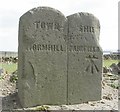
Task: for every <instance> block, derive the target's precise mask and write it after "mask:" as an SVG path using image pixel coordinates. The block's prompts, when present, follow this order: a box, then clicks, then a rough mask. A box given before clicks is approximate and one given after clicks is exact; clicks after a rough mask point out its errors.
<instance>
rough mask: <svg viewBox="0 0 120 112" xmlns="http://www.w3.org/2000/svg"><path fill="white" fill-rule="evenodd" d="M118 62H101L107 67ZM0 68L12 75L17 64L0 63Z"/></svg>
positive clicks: (109, 60)
mask: <svg viewBox="0 0 120 112" xmlns="http://www.w3.org/2000/svg"><path fill="white" fill-rule="evenodd" d="M119 61H120V60H111V59H108V60H104V61H103V66H106V67H109V66H110V65H111V64H112V63H116V64H117V63H118V62H119ZM0 68H3V69H5V71H7V72H8V73H12V72H14V71H16V70H17V64H15V63H12V64H7V63H0Z"/></svg>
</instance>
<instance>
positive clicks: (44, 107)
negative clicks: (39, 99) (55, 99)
mask: <svg viewBox="0 0 120 112" xmlns="http://www.w3.org/2000/svg"><path fill="white" fill-rule="evenodd" d="M48 108H49V107H48V106H44V105H42V106H39V107H36V108H35V110H42V111H46V110H48Z"/></svg>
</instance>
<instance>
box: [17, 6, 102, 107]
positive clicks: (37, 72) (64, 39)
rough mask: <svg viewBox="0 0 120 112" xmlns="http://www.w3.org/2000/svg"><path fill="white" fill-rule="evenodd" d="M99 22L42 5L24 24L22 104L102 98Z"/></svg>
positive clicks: (20, 81)
mask: <svg viewBox="0 0 120 112" xmlns="http://www.w3.org/2000/svg"><path fill="white" fill-rule="evenodd" d="M99 30H100V25H99V21H98V20H97V19H96V18H95V17H94V16H93V15H91V14H88V13H77V14H74V15H71V16H68V17H67V18H65V17H64V15H63V14H62V13H60V12H59V11H57V10H55V9H52V8H48V7H40V8H35V9H32V10H30V11H28V12H27V13H25V14H24V15H23V16H22V17H21V18H20V23H19V48H18V58H19V60H18V75H19V76H18V77H19V79H18V94H19V98H20V101H21V104H22V106H23V107H29V106H36V105H43V104H51V105H54V104H75V103H81V102H86V101H90V100H100V99H101V78H102V77H101V76H102V50H101V48H100V46H99V43H98V40H99Z"/></svg>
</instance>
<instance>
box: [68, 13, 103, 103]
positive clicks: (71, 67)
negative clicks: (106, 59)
mask: <svg viewBox="0 0 120 112" xmlns="http://www.w3.org/2000/svg"><path fill="white" fill-rule="evenodd" d="M67 18H68V38H69V41H68V103H69V104H75V103H82V102H87V101H92V100H100V99H101V80H102V49H101V47H100V45H99V42H98V41H99V33H100V24H99V21H98V19H97V18H96V17H94V16H93V15H92V14H89V13H76V14H73V15H70V16H68V17H67Z"/></svg>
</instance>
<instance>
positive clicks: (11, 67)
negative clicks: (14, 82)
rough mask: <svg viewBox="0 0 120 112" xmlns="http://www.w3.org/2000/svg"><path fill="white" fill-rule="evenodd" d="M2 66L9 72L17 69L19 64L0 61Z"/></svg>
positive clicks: (0, 66)
mask: <svg viewBox="0 0 120 112" xmlns="http://www.w3.org/2000/svg"><path fill="white" fill-rule="evenodd" d="M0 68H3V69H4V70H5V71H7V72H8V73H9V74H10V73H12V72H14V71H16V70H17V64H15V63H11V64H7V63H0Z"/></svg>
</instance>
